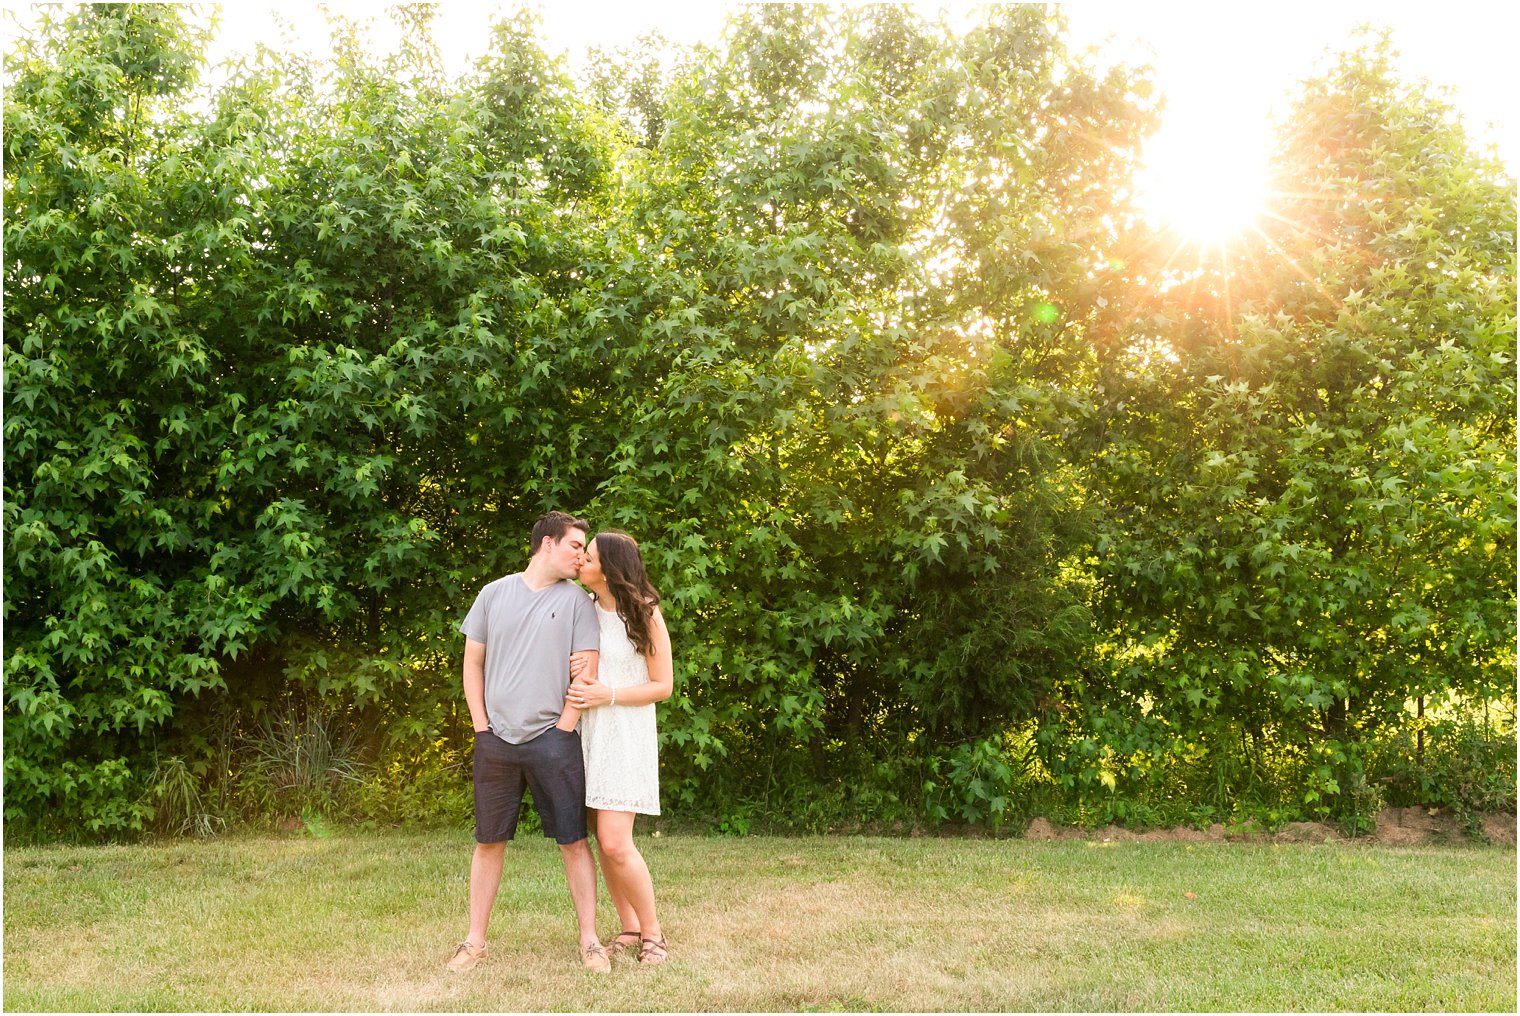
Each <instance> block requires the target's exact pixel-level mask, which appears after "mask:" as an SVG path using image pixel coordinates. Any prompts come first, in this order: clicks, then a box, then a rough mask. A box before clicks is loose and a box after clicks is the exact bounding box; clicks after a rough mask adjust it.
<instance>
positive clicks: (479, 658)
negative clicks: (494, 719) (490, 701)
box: [463, 638, 491, 733]
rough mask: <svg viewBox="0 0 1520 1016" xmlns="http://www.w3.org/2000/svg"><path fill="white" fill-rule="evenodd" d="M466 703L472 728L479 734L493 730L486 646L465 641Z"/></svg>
mask: <svg viewBox="0 0 1520 1016" xmlns="http://www.w3.org/2000/svg"><path fill="white" fill-rule="evenodd" d="M463 683H464V701H465V705H467V706H469V707H470V726H471V727H472V728H474V730H475V731H476V732H477V733H478V732H480V731H482V730H489V729H490V728H491V719H490V717H489V716H487V715H486V644H485V643H484V642H476V641H475V640H474V639H472V638H466V639H465V640H464V682H463Z"/></svg>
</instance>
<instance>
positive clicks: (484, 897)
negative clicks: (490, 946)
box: [466, 843, 507, 946]
mask: <svg viewBox="0 0 1520 1016" xmlns="http://www.w3.org/2000/svg"><path fill="white" fill-rule="evenodd" d="M506 855H507V845H506V844H505V843H477V844H475V856H474V857H472V858H471V859H470V934H469V937H468V938H467V939H466V941H468V942H469V943H470V944H471V945H474V946H484V945H485V944H486V925H488V924H490V922H491V908H492V907H493V906H495V905H496V890H497V889H499V888H501V869H502V863H503V861H504V859H505V858H506Z"/></svg>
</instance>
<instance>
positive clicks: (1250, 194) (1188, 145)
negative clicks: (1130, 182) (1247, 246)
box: [1136, 123, 1267, 246]
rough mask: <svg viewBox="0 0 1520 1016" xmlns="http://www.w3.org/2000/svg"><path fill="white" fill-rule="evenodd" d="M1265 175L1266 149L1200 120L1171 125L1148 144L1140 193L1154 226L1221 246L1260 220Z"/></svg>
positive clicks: (1264, 190) (1141, 201)
mask: <svg viewBox="0 0 1520 1016" xmlns="http://www.w3.org/2000/svg"><path fill="white" fill-rule="evenodd" d="M1266 175H1267V174H1266V156H1265V153H1264V152H1263V151H1261V149H1260V147H1259V146H1258V145H1257V144H1254V143H1252V141H1251V139H1249V138H1246V137H1242V136H1240V135H1235V136H1233V137H1231V136H1225V135H1222V133H1221V132H1220V131H1218V130H1210V129H1209V128H1208V126H1207V125H1202V124H1187V123H1182V124H1177V125H1175V126H1173V125H1168V126H1167V127H1165V128H1163V129H1162V130H1161V131H1160V132H1158V133H1157V135H1156V136H1155V137H1154V138H1152V139H1151V142H1150V144H1149V145H1147V146H1146V150H1145V161H1144V165H1143V167H1142V169H1141V171H1140V174H1139V177H1138V179H1137V181H1136V183H1137V184H1138V188H1139V193H1138V195H1137V197H1138V199H1139V204H1140V209H1141V211H1143V212H1144V213H1145V214H1146V215H1147V216H1148V217H1149V218H1150V219H1151V220H1152V222H1154V223H1155V224H1156V225H1158V226H1163V227H1169V228H1171V229H1174V230H1176V231H1177V232H1178V233H1179V234H1181V236H1182V237H1183V238H1184V239H1186V240H1188V241H1191V242H1193V243H1196V244H1199V245H1204V246H1218V245H1220V244H1223V243H1225V242H1227V241H1229V240H1230V239H1232V238H1233V237H1235V236H1237V235H1239V234H1240V233H1241V232H1243V231H1244V230H1245V229H1246V228H1247V227H1249V226H1250V225H1251V223H1252V222H1253V221H1254V220H1255V219H1256V217H1257V215H1258V214H1259V213H1260V211H1261V208H1262V202H1263V199H1264V198H1265V196H1266Z"/></svg>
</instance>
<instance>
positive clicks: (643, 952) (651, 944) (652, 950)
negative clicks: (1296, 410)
mask: <svg viewBox="0 0 1520 1016" xmlns="http://www.w3.org/2000/svg"><path fill="white" fill-rule="evenodd" d="M669 956H670V949H669V948H667V947H666V945H665V936H664V935H661V936H660V937H659V940H658V941H656V940H655V939H652V938H641V939H639V962H640V963H642V964H644V965H645V966H648V967H657V966H659V965H660V964H661V963H664V962H665V960H666V959H667V958H669Z"/></svg>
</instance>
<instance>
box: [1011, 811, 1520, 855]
mask: <svg viewBox="0 0 1520 1016" xmlns="http://www.w3.org/2000/svg"><path fill="white" fill-rule="evenodd" d="M1483 832H1484V835H1485V836H1486V837H1487V839H1488V842H1490V843H1493V844H1496V845H1503V846H1514V845H1515V816H1514V815H1507V814H1502V813H1496V814H1491V815H1485V816H1483ZM1024 838H1025V839H1026V840H1091V841H1094V842H1101V843H1117V842H1126V841H1132V840H1133V841H1139V842H1142V843H1221V842H1224V841H1227V840H1228V841H1232V842H1256V843H1341V842H1350V843H1357V842H1370V843H1378V844H1382V845H1384V846H1398V847H1416V846H1423V845H1425V844H1429V843H1471V842H1473V841H1472V838H1471V837H1469V836H1468V834H1467V832H1466V831H1465V830H1464V829H1463V828H1462V824H1461V823H1460V822H1458V821H1457V819H1456V817H1455V816H1453V815H1452V814H1451V813H1450V812H1446V811H1441V810H1439V809H1435V808H1384V809H1383V810H1382V811H1381V812H1379V813H1378V817H1377V827H1376V828H1375V829H1374V830H1373V831H1372V832H1371V833H1370V834H1368V835H1367V836H1366V837H1361V838H1358V839H1351V840H1348V839H1347V838H1346V837H1345V836H1343V835H1342V834H1341V832H1340V830H1339V829H1337V828H1336V827H1335V826H1333V825H1328V824H1326V823H1324V822H1289V823H1288V824H1287V825H1285V826H1283V827H1282V828H1281V829H1278V830H1277V831H1276V832H1270V833H1269V832H1266V831H1265V830H1262V829H1260V828H1259V827H1246V828H1236V829H1226V828H1225V827H1224V826H1223V825H1221V824H1220V823H1218V822H1216V823H1214V824H1213V825H1211V826H1209V827H1208V828H1207V829H1194V828H1192V827H1191V826H1177V827H1175V828H1172V829H1150V830H1147V831H1145V832H1143V833H1137V832H1135V831H1134V830H1131V829H1125V828H1123V827H1121V826H1115V825H1107V826H1103V827H1102V828H1101V829H1085V828H1083V827H1081V826H1058V825H1056V824H1055V823H1053V822H1051V821H1050V820H1049V819H1045V818H1037V819H1035V820H1034V821H1032V822H1030V823H1029V827H1028V828H1027V829H1025V830H1024Z"/></svg>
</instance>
